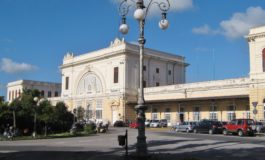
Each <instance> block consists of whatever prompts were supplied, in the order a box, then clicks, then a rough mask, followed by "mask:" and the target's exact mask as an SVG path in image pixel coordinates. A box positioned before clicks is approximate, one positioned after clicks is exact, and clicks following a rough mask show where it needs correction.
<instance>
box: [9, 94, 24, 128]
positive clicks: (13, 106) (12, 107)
mask: <svg viewBox="0 0 265 160" xmlns="http://www.w3.org/2000/svg"><path fill="white" fill-rule="evenodd" d="M20 108H21V101H20V99H18V98H16V99H14V100H13V101H12V102H11V103H10V104H9V109H10V110H11V111H12V114H13V127H14V130H15V129H16V128H17V123H16V112H17V111H19V110H20Z"/></svg>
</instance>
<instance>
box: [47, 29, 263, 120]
mask: <svg viewBox="0 0 265 160" xmlns="http://www.w3.org/2000/svg"><path fill="white" fill-rule="evenodd" d="M246 39H247V41H248V43H249V57H250V72H249V76H248V77H242V78H236V79H225V80H216V81H205V82H196V83H186V79H185V76H186V67H187V66H188V64H187V63H186V62H185V58H184V57H182V56H178V55H175V54H170V53H165V52H161V51H157V50H152V49H145V56H144V66H143V68H142V69H143V71H144V82H143V85H144V87H145V88H144V96H145V101H146V103H147V105H148V110H147V111H146V118H147V119H167V120H168V121H169V122H170V123H171V124H173V123H176V122H180V121H199V120H201V119H214V120H219V121H229V120H232V119H234V118H253V119H255V120H258V121H264V118H265V114H264V113H265V108H264V102H265V101H264V99H265V26H262V27H257V28H252V29H251V30H250V32H249V34H248V35H247V36H246ZM139 69H140V68H139V48H138V46H137V45H134V44H130V43H127V42H125V41H124V40H120V39H115V40H114V41H113V42H111V44H110V46H109V47H107V48H104V49H100V50H97V51H94V52H90V53H86V54H82V55H78V56H75V55H74V54H73V53H67V54H66V55H65V56H64V59H63V63H62V65H61V72H62V84H61V96H60V97H56V98H49V99H50V101H51V102H52V103H56V102H58V101H64V102H65V103H66V104H67V106H68V108H69V110H73V109H75V108H77V107H83V108H84V110H85V118H86V119H97V120H109V121H110V122H112V123H114V122H115V121H116V120H124V121H126V120H130V121H135V118H136V114H135V110H134V106H135V105H136V103H137V94H138V88H139V87H138V86H139Z"/></svg>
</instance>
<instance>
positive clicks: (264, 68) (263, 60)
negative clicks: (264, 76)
mask: <svg viewBox="0 0 265 160" xmlns="http://www.w3.org/2000/svg"><path fill="white" fill-rule="evenodd" d="M262 69H263V72H265V48H264V49H263V50H262Z"/></svg>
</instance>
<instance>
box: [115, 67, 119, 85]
mask: <svg viewBox="0 0 265 160" xmlns="http://www.w3.org/2000/svg"><path fill="white" fill-rule="evenodd" d="M114 83H119V67H114Z"/></svg>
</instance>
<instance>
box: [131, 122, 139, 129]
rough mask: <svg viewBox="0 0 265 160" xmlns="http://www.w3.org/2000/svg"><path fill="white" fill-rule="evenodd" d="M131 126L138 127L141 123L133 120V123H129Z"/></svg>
mask: <svg viewBox="0 0 265 160" xmlns="http://www.w3.org/2000/svg"><path fill="white" fill-rule="evenodd" d="M129 127H130V128H138V127H139V123H137V122H132V123H131V124H129Z"/></svg>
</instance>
